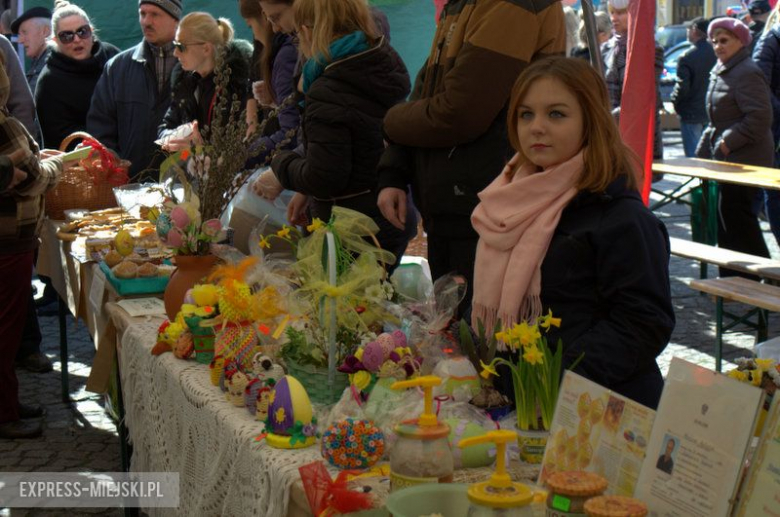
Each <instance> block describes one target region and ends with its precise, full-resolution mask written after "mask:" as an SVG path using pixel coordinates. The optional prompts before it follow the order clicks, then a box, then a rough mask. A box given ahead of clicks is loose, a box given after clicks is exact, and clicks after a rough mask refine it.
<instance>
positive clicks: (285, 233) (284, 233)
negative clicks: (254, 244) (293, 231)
mask: <svg viewBox="0 0 780 517" xmlns="http://www.w3.org/2000/svg"><path fill="white" fill-rule="evenodd" d="M276 236H277V237H281V238H282V239H289V238H290V227H289V226H287V225H286V224H285V225H284V226H282V229H281V230H279V231H278V232H276Z"/></svg>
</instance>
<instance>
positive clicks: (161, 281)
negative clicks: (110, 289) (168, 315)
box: [100, 262, 169, 296]
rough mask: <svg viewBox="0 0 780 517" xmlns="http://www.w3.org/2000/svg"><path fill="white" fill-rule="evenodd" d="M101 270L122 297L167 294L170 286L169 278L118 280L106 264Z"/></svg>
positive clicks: (102, 263)
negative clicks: (166, 289) (166, 290)
mask: <svg viewBox="0 0 780 517" xmlns="http://www.w3.org/2000/svg"><path fill="white" fill-rule="evenodd" d="M100 269H101V270H102V271H103V273H105V275H106V279H108V281H109V282H110V283H111V285H112V286H114V289H116V292H117V293H118V294H119V295H120V296H128V295H132V294H159V293H162V292H165V288H166V287H167V286H168V279H169V277H167V276H155V277H144V278H117V277H116V276H114V272H113V271H111V268H109V267H108V265H107V264H106V263H105V262H101V263H100Z"/></svg>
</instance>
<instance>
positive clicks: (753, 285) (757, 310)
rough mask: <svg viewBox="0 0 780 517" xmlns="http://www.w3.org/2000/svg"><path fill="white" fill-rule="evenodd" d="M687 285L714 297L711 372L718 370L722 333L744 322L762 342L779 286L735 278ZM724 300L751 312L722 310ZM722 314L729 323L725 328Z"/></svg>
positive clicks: (777, 304)
mask: <svg viewBox="0 0 780 517" xmlns="http://www.w3.org/2000/svg"><path fill="white" fill-rule="evenodd" d="M689 285H690V286H691V288H692V289H696V290H697V291H701V292H704V293H707V294H711V295H713V296H714V297H715V304H716V308H715V339H716V341H715V369H716V370H717V371H721V362H722V356H723V333H724V332H726V331H728V330H730V329H732V328H734V327H735V326H736V325H738V324H740V323H744V324H746V325H748V326H749V327H751V328H754V329H756V330H757V331H758V342H762V341H766V339H767V312H768V311H772V312H780V287H777V286H774V285H769V284H762V283H761V282H757V281H755V280H749V279H747V278H742V277H739V276H731V277H725V278H710V279H704V280H692V281H691V283H690V284H689ZM724 300H728V301H734V302H740V303H744V304H746V305H750V306H751V307H753V309H752V310H751V311H749V312H748V313H747V314H745V315H743V316H739V315H735V314H731V313H729V312H725V311H724V310H723V301H724ZM724 315H725V316H728V317H729V318H731V320H732V321H731V322H730V323H729V324H728V325H726V326H725V327H724V325H723V316H724ZM753 315H757V316H758V321H757V322H755V323H754V322H753V321H750V318H751V317H752V316H753Z"/></svg>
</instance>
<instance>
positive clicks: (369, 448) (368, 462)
mask: <svg viewBox="0 0 780 517" xmlns="http://www.w3.org/2000/svg"><path fill="white" fill-rule="evenodd" d="M384 452H385V437H384V435H383V434H382V431H381V430H380V429H379V428H378V427H376V426H375V425H374V423H373V422H371V421H369V420H358V419H354V418H347V419H346V420H342V421H340V422H336V423H335V424H333V425H332V426H330V427H328V429H327V430H326V431H325V433H323V435H322V456H323V457H324V458H325V459H327V460H328V462H329V463H330V464H331V465H333V466H334V467H337V468H340V469H366V468H369V467H371V466H373V465H374V464H375V463H376V462H378V461H379V460H380V459H382V455H383V454H384Z"/></svg>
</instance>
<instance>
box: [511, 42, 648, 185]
mask: <svg viewBox="0 0 780 517" xmlns="http://www.w3.org/2000/svg"><path fill="white" fill-rule="evenodd" d="M543 78H551V79H556V80H558V81H560V82H561V83H563V84H564V85H565V86H566V88H568V89H569V91H571V92H572V94H574V96H575V97H576V98H577V102H579V105H580V108H581V109H582V121H583V126H584V127H583V133H582V134H583V142H582V150H583V159H584V162H585V165H584V169H583V171H582V176H580V179H579V181H578V182H577V185H576V187H577V189H578V190H589V191H592V192H603V191H604V190H606V188H607V186H609V184H610V183H612V182H613V181H614V180H615V179H617V178H618V177H619V176H625V178H626V184H627V185H628V186H629V187H630V188H633V189H637V188H638V187H637V181H636V175H635V171H641V170H642V169H641V167H639V160H638V159H637V157H636V155H635V154H634V152H633V151H632V150H631V149H630V148H629V147H628V146H627V145H626V144H625V143H623V139H622V138H621V137H620V132H619V131H618V127H617V124H616V123H615V119H614V118H613V117H612V113H611V110H610V103H609V95H608V94H607V87H606V85H605V84H604V80H603V79H602V78H601V76H600V75H599V74H598V73H597V72H596V70H594V69H593V67H592V66H591V65H590V64H588V63H587V62H586V61H584V60H582V59H574V58H565V57H561V56H556V57H550V58H546V59H541V60H539V61H536V62H535V63H533V64H531V65H530V66H529V67H528V68H526V69H525V71H523V73H522V74H520V77H518V78H517V81H516V82H515V85H514V87H513V88H512V95H511V97H510V99H509V113H508V114H507V129H508V131H509V142H510V143H511V144H512V147H514V148H515V150H516V151H517V152H518V153H519V154H520V159H521V162H522V163H526V162H530V160H529V159H528V157H527V156H525V154H523V149H522V146H521V145H520V140H519V138H518V135H517V121H518V117H519V113H518V108H519V107H520V105H521V103H522V101H523V100H524V98H525V96H526V94H527V93H528V89H529V88H530V87H531V85H532V84H533V83H534V82H536V81H538V80H539V79H543Z"/></svg>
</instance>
